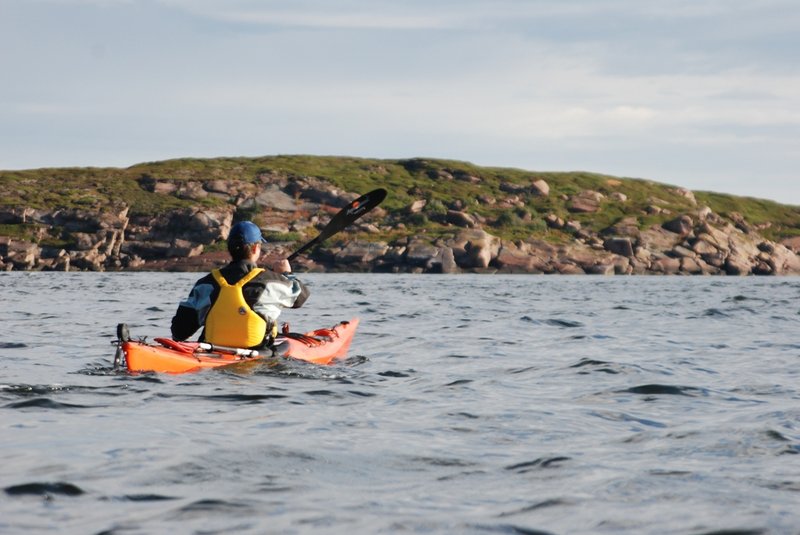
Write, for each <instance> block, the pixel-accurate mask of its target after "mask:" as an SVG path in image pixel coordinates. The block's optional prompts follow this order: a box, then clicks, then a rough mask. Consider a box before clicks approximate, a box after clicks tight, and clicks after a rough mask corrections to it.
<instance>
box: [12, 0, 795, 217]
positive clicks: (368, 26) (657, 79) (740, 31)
mask: <svg viewBox="0 0 800 535" xmlns="http://www.w3.org/2000/svg"><path fill="white" fill-rule="evenodd" d="M274 154H312V155H339V156H355V157H365V158H387V159H395V158H410V157H429V158H445V159H453V160H463V161H468V162H472V163H474V164H477V165H485V166H493V167H513V168H519V169H527V170H531V171H588V172H594V173H602V174H608V175H614V176H619V177H631V178H645V179H649V180H654V181H657V182H663V183H666V184H672V185H676V186H681V187H685V188H689V189H692V190H704V191H716V192H722V193H730V194H734V195H746V196H751V197H758V198H765V199H771V200H776V201H779V202H782V203H786V204H794V205H800V2H798V1H797V0H283V1H273V0H0V169H4V170H10V169H31V168H40V167H66V166H79V167H106V166H112V167H127V166H130V165H134V164H137V163H141V162H148V161H158V160H165V159H170V158H183V157H200V158H206V157H209V158H210V157H221V156H230V157H234V156H253V157H255V156H265V155H274Z"/></svg>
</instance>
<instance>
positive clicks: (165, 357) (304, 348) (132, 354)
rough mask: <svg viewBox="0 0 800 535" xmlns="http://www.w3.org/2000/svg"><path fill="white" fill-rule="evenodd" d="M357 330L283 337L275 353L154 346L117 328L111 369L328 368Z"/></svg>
mask: <svg viewBox="0 0 800 535" xmlns="http://www.w3.org/2000/svg"><path fill="white" fill-rule="evenodd" d="M357 327H358V319H357V318H354V319H352V320H350V321H343V322H341V323H339V324H338V325H336V326H334V327H332V328H330V329H317V330H315V331H311V332H308V333H305V334H282V335H278V337H277V338H276V339H275V346H274V349H273V350H272V351H271V350H270V349H269V348H267V349H264V350H252V349H242V348H235V347H219V346H212V345H211V344H206V343H201V342H178V341H176V340H171V339H169V338H156V339H155V342H156V343H149V342H145V341H142V340H132V339H131V338H130V336H129V334H128V332H127V327H126V326H124V325H119V326H118V327H117V338H118V348H117V355H116V356H115V357H114V366H115V367H117V368H119V367H122V366H123V365H124V366H125V367H126V368H127V369H128V371H130V372H163V373H186V372H195V371H199V370H203V369H207V368H218V367H220V366H228V365H230V364H236V363H239V362H248V361H254V360H259V359H263V358H266V357H285V358H293V359H298V360H304V361H307V362H311V363H314V364H331V363H332V362H334V361H335V360H338V359H342V358H344V357H345V356H346V355H347V350H348V349H349V348H350V343H351V342H352V341H353V336H354V335H355V333H356V328H357Z"/></svg>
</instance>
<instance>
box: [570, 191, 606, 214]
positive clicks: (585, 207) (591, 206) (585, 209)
mask: <svg viewBox="0 0 800 535" xmlns="http://www.w3.org/2000/svg"><path fill="white" fill-rule="evenodd" d="M603 198H604V195H603V194H602V193H600V192H599V191H592V190H585V191H582V192H581V193H579V194H577V195H574V196H573V197H571V198H570V201H569V203H568V204H567V209H568V210H569V211H570V212H577V213H595V212H597V211H598V210H600V202H601V201H602V200H603Z"/></svg>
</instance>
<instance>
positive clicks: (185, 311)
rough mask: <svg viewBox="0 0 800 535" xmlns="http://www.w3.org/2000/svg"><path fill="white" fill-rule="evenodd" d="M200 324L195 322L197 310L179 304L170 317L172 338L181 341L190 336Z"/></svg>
mask: <svg viewBox="0 0 800 535" xmlns="http://www.w3.org/2000/svg"><path fill="white" fill-rule="evenodd" d="M199 328H200V325H199V324H198V323H197V311H196V310H194V309H193V308H189V307H185V306H179V307H178V311H177V312H175V315H174V316H173V317H172V338H173V339H175V340H178V341H179V342H182V341H184V340H186V339H187V338H189V337H190V336H192V335H193V334H194V333H195V331H197V329H199Z"/></svg>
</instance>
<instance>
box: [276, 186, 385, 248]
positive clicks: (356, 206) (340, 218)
mask: <svg viewBox="0 0 800 535" xmlns="http://www.w3.org/2000/svg"><path fill="white" fill-rule="evenodd" d="M385 198H386V190H385V189H383V188H378V189H376V190H372V191H370V192H369V193H367V194H365V195H362V196H361V197H359V198H358V199H356V200H354V201H351V202H350V203H348V205H347V206H345V207H344V208H342V209H341V210H339V213H337V214H336V215H335V216H333V218H332V219H331V221H330V223H328V224H327V225H325V228H324V229H322V231H321V232H320V233H319V236H317V237H316V238H314V239H313V240H311V241H310V242H308V243H307V244H305V245H303V246H302V247H300V248H299V249H298V250H296V251H295V252H293V253H292V254H291V255H289V257H288V258H287V260H289V261H290V262H291V261H292V260H294V259H295V258H297V257H298V256H299V255H301V254H302V253H304V252H305V251H307V250H309V249H310V248H311V247H313V246H315V245H316V244H318V243H321V242H323V241H325V240H327V239H328V238H330V237H331V236H333V235H334V234H336V233H337V232H339V231H341V230H343V229H344V228H345V227H347V226H349V225H351V224H352V223H353V222H355V221H356V219H358V218H360V217H361V216H363V215H364V214H366V213H367V212H369V211H370V210H372V209H373V208H375V207H376V206H378V205H379V204H380V203H381V202H382V201H383V199H385Z"/></svg>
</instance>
